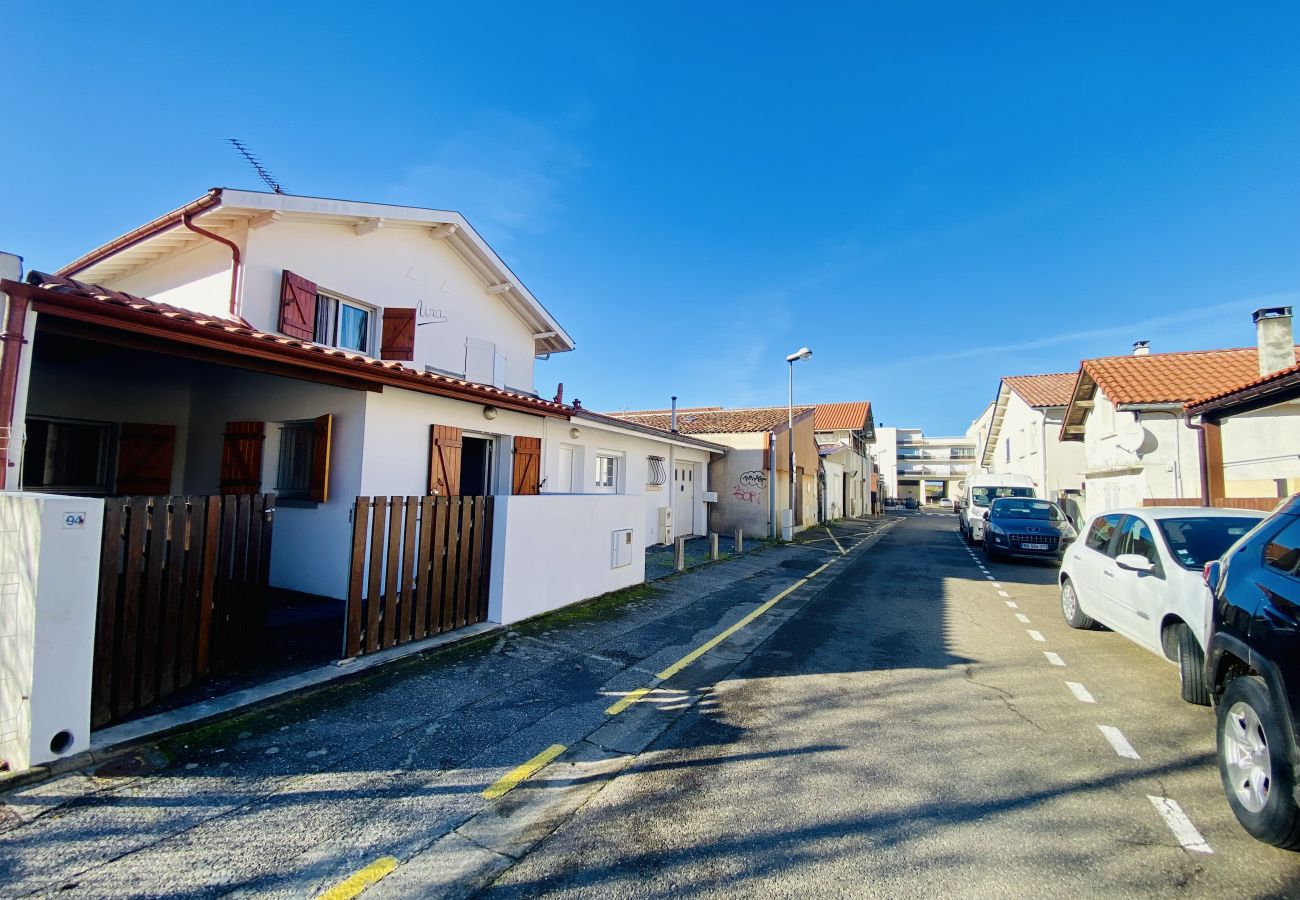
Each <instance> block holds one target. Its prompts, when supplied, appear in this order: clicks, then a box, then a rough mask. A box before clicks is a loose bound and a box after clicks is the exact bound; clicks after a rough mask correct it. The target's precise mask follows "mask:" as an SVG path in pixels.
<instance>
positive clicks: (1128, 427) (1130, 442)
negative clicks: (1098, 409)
mask: <svg viewBox="0 0 1300 900" xmlns="http://www.w3.org/2000/svg"><path fill="white" fill-rule="evenodd" d="M1146 442H1147V430H1146V429H1145V428H1143V427H1142V425H1141V424H1140V423H1139V422H1138V418H1137V414H1136V413H1131V412H1120V413H1116V414H1115V444H1116V446H1118V447H1119V448H1120V449H1121V450H1123V451H1124V452H1126V453H1133V454H1140V453H1141V452H1142V447H1143V445H1144V444H1146Z"/></svg>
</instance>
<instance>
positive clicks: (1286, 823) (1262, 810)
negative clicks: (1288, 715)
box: [1216, 675, 1300, 850]
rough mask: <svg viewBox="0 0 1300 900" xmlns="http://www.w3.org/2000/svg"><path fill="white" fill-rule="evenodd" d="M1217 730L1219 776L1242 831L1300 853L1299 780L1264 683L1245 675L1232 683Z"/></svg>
mask: <svg viewBox="0 0 1300 900" xmlns="http://www.w3.org/2000/svg"><path fill="white" fill-rule="evenodd" d="M1216 730H1217V733H1218V742H1217V743H1218V756H1219V776H1220V777H1221V778H1222V779H1223V790H1224V793H1225V794H1227V797H1228V805H1229V806H1230V807H1232V812H1233V814H1234V815H1235V816H1236V817H1237V821H1238V822H1240V823H1241V827H1242V828H1244V829H1246V831H1247V832H1249V833H1250V834H1251V836H1252V837H1255V838H1257V839H1258V840H1261V841H1263V842H1264V843H1266V844H1272V845H1273V846H1275V847H1282V848H1285V849H1287V850H1296V849H1300V808H1297V806H1296V802H1295V797H1294V796H1293V795H1292V789H1293V788H1294V786H1295V774H1294V772H1293V770H1292V768H1291V761H1290V760H1288V759H1287V757H1286V740H1285V736H1284V735H1283V734H1282V729H1281V727H1280V726H1279V724H1278V720H1277V714H1276V713H1275V712H1274V710H1273V701H1272V699H1271V698H1270V697H1269V694H1268V687H1267V686H1266V685H1265V684H1264V679H1262V678H1260V677H1258V676H1256V675H1242V676H1240V677H1238V678H1234V679H1233V680H1232V681H1230V682H1228V686H1227V687H1226V688H1225V689H1224V691H1223V697H1222V698H1221V699H1220V701H1219V709H1218V728H1217V729H1216Z"/></svg>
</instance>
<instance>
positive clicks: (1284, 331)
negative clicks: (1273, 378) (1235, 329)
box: [1251, 306, 1295, 378]
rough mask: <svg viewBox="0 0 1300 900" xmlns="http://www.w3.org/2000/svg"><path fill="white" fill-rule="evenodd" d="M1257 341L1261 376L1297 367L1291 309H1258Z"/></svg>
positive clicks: (1281, 307) (1274, 307)
mask: <svg viewBox="0 0 1300 900" xmlns="http://www.w3.org/2000/svg"><path fill="white" fill-rule="evenodd" d="M1251 318H1252V319H1254V320H1255V340H1256V341H1257V342H1258V344H1259V375H1260V377H1261V378H1263V377H1264V376H1265V375H1272V374H1273V373H1274V372H1280V371H1282V370H1283V369H1289V368H1291V367H1292V366H1294V365H1295V341H1294V338H1293V337H1292V333H1291V307H1289V306H1273V307H1270V308H1268V309H1257V310H1255V312H1254V314H1253V315H1252V316H1251Z"/></svg>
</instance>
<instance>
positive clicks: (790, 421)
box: [785, 347, 812, 540]
mask: <svg viewBox="0 0 1300 900" xmlns="http://www.w3.org/2000/svg"><path fill="white" fill-rule="evenodd" d="M810 356H812V351H811V350H809V349H808V348H807V347H800V348H799V350H798V351H796V352H794V353H791V354H790V355H789V356H787V357H786V358H785V361H786V363H788V364H789V366H790V393H789V395H788V397H787V400H786V406H785V411H786V426H787V430H786V433H785V439H786V440H787V441H788V442H789V444H790V535H789V536H788V537H786V540H789V539H790V538H791V537H793V536H794V490H795V489H794V364H795V363H796V362H798V361H799V360H801V359H807V358H808V357H810Z"/></svg>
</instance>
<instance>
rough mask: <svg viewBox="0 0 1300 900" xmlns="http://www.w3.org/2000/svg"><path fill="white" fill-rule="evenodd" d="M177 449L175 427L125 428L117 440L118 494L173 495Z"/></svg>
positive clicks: (115, 481) (139, 426) (116, 489)
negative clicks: (173, 463) (173, 457)
mask: <svg viewBox="0 0 1300 900" xmlns="http://www.w3.org/2000/svg"><path fill="white" fill-rule="evenodd" d="M175 447H176V426H175V425H138V424H134V423H130V422H128V423H126V424H124V425H122V427H121V430H120V431H119V432H118V437H117V478H116V479H115V480H114V493H117V494H147V495H151V496H152V495H157V494H168V493H171V489H172V456H173V453H174V450H175Z"/></svg>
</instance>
